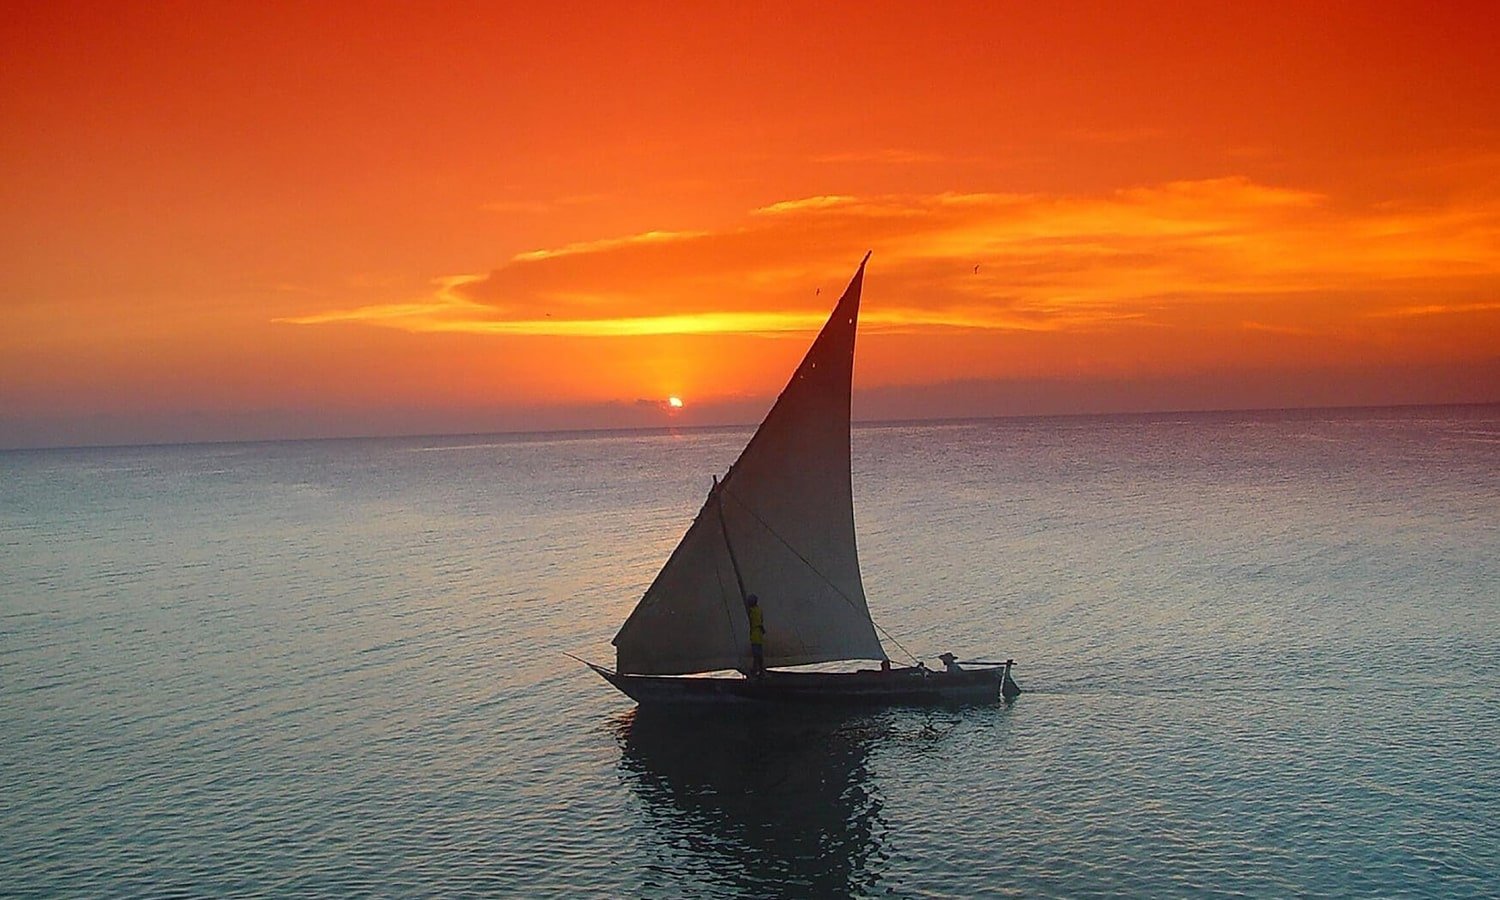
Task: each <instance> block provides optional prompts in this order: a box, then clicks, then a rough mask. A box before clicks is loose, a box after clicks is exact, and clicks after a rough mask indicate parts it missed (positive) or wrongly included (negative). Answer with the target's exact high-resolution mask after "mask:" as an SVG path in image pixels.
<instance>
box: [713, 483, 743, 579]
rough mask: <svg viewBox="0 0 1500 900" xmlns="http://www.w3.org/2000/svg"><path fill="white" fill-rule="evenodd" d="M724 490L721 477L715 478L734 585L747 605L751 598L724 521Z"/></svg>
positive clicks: (716, 499) (725, 547) (717, 505)
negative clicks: (732, 569) (721, 485)
mask: <svg viewBox="0 0 1500 900" xmlns="http://www.w3.org/2000/svg"><path fill="white" fill-rule="evenodd" d="M721 492H722V489H721V488H720V486H719V476H717V475H715V476H714V489H713V498H714V506H716V507H718V510H719V529H720V530H721V531H723V532H724V549H726V550H728V551H729V565H730V566H732V567H733V568H734V583H735V584H736V585H738V586H739V589H740V603H742V604H743V603H745V602H746V598H748V597H749V596H750V593H749V591H746V590H745V576H744V575H742V574H741V573H740V561H739V560H738V559H736V558H735V556H734V543H733V542H731V541H730V540H729V523H728V522H726V521H724V498H723V497H722V496H721Z"/></svg>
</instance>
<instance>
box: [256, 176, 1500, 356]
mask: <svg viewBox="0 0 1500 900" xmlns="http://www.w3.org/2000/svg"><path fill="white" fill-rule="evenodd" d="M866 246H869V247H873V249H874V250H875V259H874V262H873V263H872V265H873V267H874V271H878V272H879V273H880V277H879V280H878V281H877V282H876V284H877V285H878V287H877V288H876V289H875V290H874V291H873V292H872V294H871V300H870V301H868V302H867V304H866V312H865V317H864V321H865V323H866V325H867V327H868V328H869V329H870V330H872V331H876V332H879V331H885V332H901V333H913V332H923V331H935V330H941V331H947V330H973V331H996V330H998V331H1064V330H1079V329H1100V328H1109V327H1116V326H1118V324H1119V323H1123V322H1150V321H1154V320H1160V319H1162V318H1164V316H1166V313H1165V312H1164V311H1165V310H1169V309H1174V308H1186V307H1192V308H1200V309H1212V308H1214V307H1215V306H1216V305H1225V304H1227V303H1228V302H1229V301H1235V302H1242V301H1244V299H1245V298H1260V301H1261V302H1265V301H1266V300H1267V298H1277V297H1281V298H1288V299H1292V298H1296V297H1302V296H1307V295H1310V294H1312V293H1317V292H1321V293H1324V294H1327V293H1329V292H1338V293H1340V294H1341V295H1342V296H1345V297H1347V296H1348V295H1350V294H1351V292H1358V293H1359V297H1360V299H1358V300H1357V301H1354V302H1353V305H1352V306H1350V302H1349V301H1345V302H1344V303H1345V307H1346V309H1345V311H1344V313H1342V315H1343V317H1344V318H1346V319H1347V318H1348V317H1349V316H1363V317H1370V316H1376V317H1379V316H1409V315H1414V314H1430V313H1432V312H1435V311H1442V310H1449V309H1459V310H1470V311H1483V310H1489V309H1492V308H1493V307H1492V304H1491V302H1490V301H1489V299H1488V297H1492V296H1493V293H1494V291H1495V287H1496V279H1497V276H1500V209H1497V206H1496V204H1494V203H1493V202H1479V203H1470V204H1460V203H1454V204H1451V205H1448V206H1441V207H1427V208H1420V209H1417V208H1413V209H1392V208H1371V209H1348V208H1342V207H1339V206H1337V205H1335V204H1334V203H1332V202H1331V201H1330V200H1329V198H1328V197H1326V196H1324V195H1322V194H1319V193H1316V192H1311V191H1303V190H1295V189H1290V188H1283V187H1276V186H1270V185H1264V184H1258V183H1255V182H1253V181H1251V180H1249V179H1247V178H1242V177H1230V178H1219V179H1209V180H1200V181H1179V182H1171V183H1167V184H1162V185H1157V186H1154V187H1141V188H1132V189H1128V190H1120V191H1116V192H1113V193H1110V194H1106V195H1101V196H1092V197H1090V196H1050V195H1039V194H994V193H945V194H935V195H883V196H874V197H854V196H844V195H828V196H817V197H807V198H802V199H794V200H786V201H781V202H778V203H774V204H770V205H768V206H765V207H761V208H760V209H757V210H755V211H754V212H753V213H752V214H750V215H749V216H748V217H747V218H746V219H745V220H743V221H742V222H741V223H740V224H739V225H737V226H735V227H731V228H726V229H722V230H719V231H650V232H644V233H641V234H635V235H627V236H623V237H616V238H608V239H603V240H596V241H585V242H576V243H571V244H566V245H564V246H561V247H558V248H555V249H542V250H535V251H529V252H526V253H521V254H517V255H516V256H514V257H512V258H511V259H510V261H509V262H507V263H506V264H504V265H503V266H501V267H500V268H498V269H496V270H494V271H493V272H491V273H489V274H488V275H460V276H451V277H447V278H443V279H439V280H437V282H436V288H435V290H434V292H433V293H432V294H431V295H430V296H428V297H418V298H408V299H403V300H399V301H396V302H391V303H385V304H375V305H367V306H360V307H355V308H351V309H340V310H331V311H322V312H312V313H308V314H305V315H299V316H290V317H285V318H282V319H279V320H278V321H282V322H288V323H292V324H299V325H314V324H331V323H341V322H343V323H350V322H358V323H364V324H368V325H377V326H382V327H388V328H399V329H403V330H406V331H410V332H417V333H434V332H464V333H472V334H489V335H517V336H519V335H525V336H545V335H552V336H569V337H636V336H646V335H694V334H736V333H743V334H764V335H774V334H782V333H789V332H805V331H808V330H811V329H814V328H816V327H817V326H818V325H819V324H820V323H821V321H822V319H823V316H824V315H826V312H827V309H828V306H829V305H830V304H831V302H832V300H833V299H834V297H835V296H836V293H837V291H838V290H840V289H841V288H842V286H843V280H844V279H845V278H847V276H848V271H849V268H850V266H851V265H852V262H851V261H852V260H855V259H857V257H858V255H859V251H860V250H861V249H863V248H864V247H866ZM1454 291H1457V292H1459V293H1460V294H1463V293H1464V292H1470V293H1472V292H1474V291H1486V292H1489V293H1488V296H1487V297H1485V298H1474V297H1472V296H1470V297H1467V299H1460V300H1457V301H1455V300H1453V299H1452V298H1447V299H1444V300H1443V301H1442V302H1432V303H1425V302H1417V303H1414V302H1413V294H1436V293H1452V292H1454ZM1224 316H1225V317H1226V319H1225V321H1233V322H1237V323H1243V324H1241V325H1240V326H1238V327H1243V328H1245V329H1248V330H1258V331H1263V332H1268V333H1278V332H1279V333H1288V334H1292V333H1306V332H1308V330H1309V323H1307V322H1306V321H1301V320H1298V321H1266V320H1265V319H1264V317H1262V316H1260V315H1257V317H1256V318H1255V319H1253V320H1248V321H1247V320H1246V319H1245V318H1244V311H1243V310H1241V311H1238V312H1230V311H1228V310H1226V311H1225V313H1224ZM1294 318H1295V317H1294ZM1252 322H1253V324H1252Z"/></svg>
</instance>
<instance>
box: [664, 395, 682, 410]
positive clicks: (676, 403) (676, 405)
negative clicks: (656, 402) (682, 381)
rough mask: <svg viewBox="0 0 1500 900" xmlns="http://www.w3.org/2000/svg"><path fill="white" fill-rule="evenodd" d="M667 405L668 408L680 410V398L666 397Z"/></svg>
mask: <svg viewBox="0 0 1500 900" xmlns="http://www.w3.org/2000/svg"><path fill="white" fill-rule="evenodd" d="M667 405H668V406H670V407H672V408H673V409H682V398H681V397H668V398H667Z"/></svg>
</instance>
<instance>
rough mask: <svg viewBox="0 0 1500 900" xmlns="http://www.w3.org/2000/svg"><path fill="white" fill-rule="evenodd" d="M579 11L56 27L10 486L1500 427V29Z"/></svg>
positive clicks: (170, 19)
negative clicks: (36, 449)
mask: <svg viewBox="0 0 1500 900" xmlns="http://www.w3.org/2000/svg"><path fill="white" fill-rule="evenodd" d="M548 6H549V5H547V4H524V5H523V4H514V5H506V4H430V5H429V4H391V5H382V4H370V3H364V2H361V3H357V4H344V5H340V4H336V3H322V4H305V5H293V4H243V3H236V4H229V3H225V4H218V5H216V4H209V3H150V4H113V3H110V4H97V5H91V4H63V3H52V2H49V3H35V4H32V3H20V4H16V3H12V4H9V5H8V6H7V7H6V12H5V13H4V17H3V20H0V28H3V41H4V46H3V51H4V58H5V60H6V61H5V63H4V66H3V68H0V109H3V116H4V128H3V129H0V171H3V173H4V174H3V176H0V192H3V194H0V196H3V203H0V238H3V239H0V254H3V256H0V304H3V309H4V313H5V322H6V327H5V328H4V329H3V330H0V429H3V432H0V446H18V445H25V444H46V443H72V442H84V443H90V442H109V441H127V440H128V441H134V440H182V439H204V438H207V439H214V438H238V437H279V436H299V435H314V434H339V433H390V432H405V431H455V430H456V431H485V430H496V429H516V428H551V427H583V426H594V425H606V426H609V425H646V424H654V423H660V422H662V421H665V416H666V415H667V413H666V412H665V411H664V410H663V409H662V408H661V405H660V404H661V401H663V400H664V399H665V398H666V397H667V396H668V395H680V396H681V397H683V398H684V400H685V401H686V406H685V408H684V409H683V410H681V411H680V412H678V413H676V416H677V420H678V421H683V422H707V421H751V420H753V419H754V418H756V417H757V416H758V415H759V414H760V413H761V412H763V411H764V409H765V408H766V407H767V406H768V405H769V402H770V399H771V397H772V396H773V395H774V394H775V392H776V391H777V390H779V389H780V387H781V385H782V382H783V381H784V379H785V377H786V375H787V373H788V372H789V371H790V369H791V367H792V366H793V365H794V364H795V361H796V359H797V358H798V357H799V356H800V354H801V353H802V352H803V350H804V349H805V348H806V345H807V342H808V341H809V340H810V338H811V332H812V329H814V328H815V327H816V325H817V324H818V323H819V322H820V320H821V318H822V316H823V315H825V314H826V312H827V310H828V309H829V308H830V307H831V305H832V302H833V300H834V299H835V298H836V297H837V295H838V292H839V291H840V290H841V289H842V287H843V285H844V283H845V282H846V281H847V279H848V277H849V275H850V274H851V273H852V271H853V269H854V266H855V265H856V264H857V262H858V261H859V259H860V257H861V256H862V255H863V253H864V251H865V250H867V249H873V250H874V257H873V258H872V260H871V263H870V269H869V276H868V281H867V289H866V297H865V305H864V326H865V327H864V330H863V333H862V337H861V346H860V358H859V362H858V367H857V371H856V382H857V390H858V391H859V393H858V395H857V397H856V415H857V416H862V417H864V418H886V417H911V416H922V415H984V414H997V413H1001V414H1003V413H1012V412H1073V411H1092V410H1105V409H1161V408H1173V407H1177V408H1181V407H1192V408H1202V407H1208V408H1213V407H1232V406H1244V405H1251V406H1254V405H1275V406H1281V405H1291V406H1296V405H1316V404H1321V403H1345V402H1348V403H1381V402H1421V401H1449V400H1500V63H1497V62H1496V60H1497V58H1500V57H1497V54H1496V52H1495V49H1494V48H1495V47H1497V46H1500V25H1497V22H1500V16H1496V15H1495V14H1494V10H1493V6H1492V5H1491V4H1488V3H1478V4H1470V5H1465V4H1460V3H1450V4H1426V3H1422V4H1418V3H1411V4H1380V3H1343V4H1336V5H1329V6H1318V5H1313V4H1306V3H1296V4H1286V5H1274V4H1259V3H1257V4H1235V5H1230V4H1217V3H1203V4H1166V3H1153V4H1142V5H1133V4H1127V3H1100V4H1067V3H1064V4H1035V3H1028V4H1020V3H1016V4H935V5H934V4H889V5H886V4H871V3H860V4H850V5H848V6H847V7H846V8H843V9H838V8H834V6H835V5H831V4H830V5H825V6H820V7H818V8H816V9H811V10H809V9H805V8H798V7H794V6H776V5H760V4H750V5H747V4H676V5H665V6H663V7H661V8H658V7H657V6H649V7H647V6H635V5H626V4H600V5H597V6H588V5H579V6H574V7H570V8H569V11H565V12H554V11H551V10H550V9H548V8H547V7H548ZM976 266H977V267H978V270H977V271H976V270H975V267H976Z"/></svg>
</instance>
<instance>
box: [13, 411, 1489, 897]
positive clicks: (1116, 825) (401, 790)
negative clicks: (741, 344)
mask: <svg viewBox="0 0 1500 900" xmlns="http://www.w3.org/2000/svg"><path fill="white" fill-rule="evenodd" d="M748 436H749V429H734V430H723V431H688V432H683V433H678V434H666V433H654V434H622V433H616V434H592V435H571V436H561V435H552V436H519V437H518V436H501V437H468V438H424V439H399V440H358V441H315V442H297V443H264V444H240V445H202V446H186V447H153V448H131V449H92V450H57V451H37V452H16V453H3V454H0V894H5V895H9V896H54V895H71V896H91V897H92V896H131V897H134V896H147V895H163V894H180V895H202V894H207V895H281V896H299V897H346V896H351V895H358V894H375V895H380V896H396V895H441V896H455V895H466V894H500V895H521V896H568V897H575V896H578V897H584V896H599V897H741V896H743V897H756V898H766V897H804V896H842V895H861V896H863V895H871V896H896V897H973V896H996V895H1007V894H1020V895H1026V896H1038V895H1065V896H1088V895H1141V896H1172V895H1179V896H1185V895H1198V894H1225V895H1228V894H1235V895H1251V896H1269V897H1284V896H1297V895H1301V896H1307V895H1325V896H1353V895H1364V896H1382V897H1397V896H1415V897H1470V896H1497V895H1500V749H1497V748H1500V407H1494V406H1489V407H1459V408H1424V409H1399V410H1362V411H1318V412H1283V413H1246V414H1215V415H1174V416H1145V417H1116V418H1076V419H1035V420H998V421H983V422H971V423H947V424H922V425H910V426H905V425H902V426H894V425H893V426H872V427H863V428H858V429H856V431H855V433H854V438H853V441H854V466H855V474H854V488H855V498H856V518H857V521H858V523H859V529H860V550H861V556H862V561H863V565H864V571H865V584H866V589H867V592H868V594H869V597H870V607H871V609H872V610H873V612H874V614H875V617H876V620H877V621H878V622H879V623H880V624H881V625H882V626H883V627H884V628H885V629H886V630H887V631H888V632H889V633H890V634H891V635H894V637H895V638H896V639H897V640H899V642H900V644H901V645H902V646H905V647H906V648H909V649H910V650H911V651H912V652H914V653H916V654H918V655H920V656H923V657H926V658H928V659H931V658H932V657H933V656H935V655H936V654H937V653H940V652H942V651H943V650H948V649H951V650H954V651H956V652H958V653H959V654H961V655H966V656H975V655H985V656H989V657H1000V658H1004V657H1008V656H1014V657H1015V658H1016V659H1017V660H1018V661H1019V668H1018V669H1017V672H1016V677H1017V680H1018V681H1019V682H1020V684H1021V686H1022V687H1023V688H1025V689H1026V690H1027V691H1028V693H1026V694H1024V695H1023V696H1021V697H1020V698H1019V699H1018V700H1017V701H1016V702H1015V703H1014V704H1011V705H1007V706H994V707H987V708H977V709H968V710H953V709H940V710H929V711H877V712H863V713H847V714H831V713H828V712H822V713H818V714H816V715H811V716H809V715H804V714H796V713H793V712H785V711H769V712H759V713H738V714H735V715H732V716H709V715H697V716H688V717H674V716H654V715H653V716H647V715H644V714H638V713H637V712H636V711H635V709H634V705H633V704H632V703H631V701H629V700H628V699H626V698H625V697H623V696H621V695H619V694H617V693H615V692H614V691H613V690H611V689H610V688H609V687H608V686H607V685H606V684H605V683H604V682H603V681H601V680H599V679H598V678H597V677H595V676H594V675H593V674H592V673H590V672H589V671H588V670H587V669H585V668H584V667H582V666H581V665H579V664H577V663H575V662H573V661H572V660H570V659H568V658H566V657H564V656H563V655H562V654H563V653H564V652H565V651H566V652H571V653H576V654H578V655H580V656H584V657H588V658H592V659H595V660H598V661H602V662H612V661H613V654H612V652H611V651H612V648H611V647H610V646H609V639H610V638H611V637H612V636H613V634H614V632H615V629H616V628H617V627H618V626H619V624H620V622H621V621H622V620H623V619H624V617H625V616H626V614H627V613H628V612H629V611H630V609H631V607H632V606H633V605H634V603H635V601H636V600H637V598H639V596H640V594H641V592H642V591H643V590H644V589H645V587H646V585H647V584H648V583H649V582H650V580H651V578H652V577H653V576H654V575H655V573H656V570H657V569H658V568H659V567H660V565H661V563H662V562H663V561H664V560H665V559H666V556H667V554H668V553H669V552H670V551H671V549H672V547H673V546H674V545H675V543H676V541H677V539H678V538H679V537H680V536H681V534H682V532H683V531H684V529H685V528H686V527H687V525H688V523H689V522H690V520H691V518H692V516H693V514H694V513H695V512H696V511H697V508H698V505H699V504H700V503H701V502H702V499H703V496H704V494H705V492H706V490H707V488H708V487H709V483H710V476H711V475H714V474H716V473H720V472H722V471H723V470H724V469H725V468H726V467H727V466H728V464H729V463H730V462H731V461H732V460H733V458H734V456H735V455H736V454H737V453H738V451H739V448H740V446H741V445H742V444H743V443H744V441H745V439H746V438H747V437H748ZM887 647H888V649H889V650H890V651H891V653H892V656H893V657H895V658H897V659H898V660H901V659H904V658H905V657H904V655H903V654H902V653H901V652H900V649H899V648H898V647H897V646H896V645H895V644H894V643H892V642H891V641H889V640H888V641H887Z"/></svg>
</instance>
